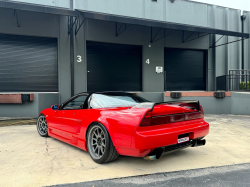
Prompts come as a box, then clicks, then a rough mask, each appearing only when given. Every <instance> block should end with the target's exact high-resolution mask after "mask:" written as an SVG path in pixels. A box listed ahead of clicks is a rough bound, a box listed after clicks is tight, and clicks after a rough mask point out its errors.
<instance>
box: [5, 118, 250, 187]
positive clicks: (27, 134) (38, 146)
mask: <svg viewBox="0 0 250 187" xmlns="http://www.w3.org/2000/svg"><path fill="white" fill-rule="evenodd" d="M206 121H208V122H209V123H210V125H211V129H210V134H209V135H208V136H207V138H206V139H207V145H206V146H203V147H197V148H188V149H184V150H181V151H178V152H175V153H171V154H169V155H165V156H163V157H162V158H161V159H160V160H157V161H146V160H144V159H142V158H133V157H125V156H120V157H119V159H118V160H117V161H115V162H112V163H109V164H104V165H99V164H96V163H94V162H93V161H92V160H91V158H90V157H89V155H88V153H86V152H84V151H82V150H80V149H77V148H74V147H72V146H70V145H67V144H65V143H62V142H60V141H57V140H55V139H53V138H42V137H40V136H39V135H38V133H37V132H36V127H35V126H34V125H22V126H6V127H1V128H0V166H1V169H0V186H46V185H55V184H65V183H76V182H84V181H92V180H100V179H108V178H118V177H126V176H135V175H143V174H151V173H159V172H170V171H179V170H188V169H195V168H205V167H211V166H223V165H233V164H239V163H248V162H250V156H249V148H250V116H233V115H207V116H206Z"/></svg>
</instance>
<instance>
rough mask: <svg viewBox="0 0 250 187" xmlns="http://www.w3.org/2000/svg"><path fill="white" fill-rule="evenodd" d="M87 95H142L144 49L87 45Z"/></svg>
mask: <svg viewBox="0 0 250 187" xmlns="http://www.w3.org/2000/svg"><path fill="white" fill-rule="evenodd" d="M87 70H88V76H87V79H88V81H87V82H88V85H87V86H88V88H87V89H88V91H141V90H142V47H141V46H136V45H123V44H110V43H101V42H91V41H87Z"/></svg>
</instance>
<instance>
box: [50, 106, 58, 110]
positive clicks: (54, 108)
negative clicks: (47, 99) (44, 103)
mask: <svg viewBox="0 0 250 187" xmlns="http://www.w3.org/2000/svg"><path fill="white" fill-rule="evenodd" d="M51 109H52V110H58V109H59V105H52V106H51Z"/></svg>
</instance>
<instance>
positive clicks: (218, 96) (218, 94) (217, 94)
mask: <svg viewBox="0 0 250 187" xmlns="http://www.w3.org/2000/svg"><path fill="white" fill-rule="evenodd" d="M214 97H216V98H224V97H225V92H214Z"/></svg>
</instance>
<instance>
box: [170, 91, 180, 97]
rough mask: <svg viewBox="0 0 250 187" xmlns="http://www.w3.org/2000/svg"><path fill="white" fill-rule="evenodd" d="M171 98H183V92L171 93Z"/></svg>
mask: <svg viewBox="0 0 250 187" xmlns="http://www.w3.org/2000/svg"><path fill="white" fill-rule="evenodd" d="M170 96H171V97H172V98H181V92H171V93H170Z"/></svg>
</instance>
